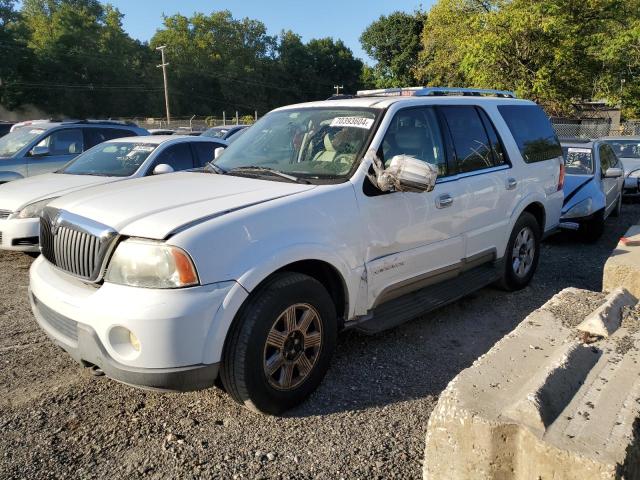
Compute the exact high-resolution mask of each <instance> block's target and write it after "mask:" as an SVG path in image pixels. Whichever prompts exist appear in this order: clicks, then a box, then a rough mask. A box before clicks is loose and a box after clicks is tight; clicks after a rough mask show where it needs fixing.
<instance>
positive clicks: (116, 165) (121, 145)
mask: <svg viewBox="0 0 640 480" xmlns="http://www.w3.org/2000/svg"><path fill="white" fill-rule="evenodd" d="M156 147H157V145H154V144H152V143H137V142H106V143H101V144H99V145H96V146H95V147H93V148H92V149H91V150H87V151H86V152H85V153H83V154H81V155H79V156H78V157H76V158H75V159H74V160H72V161H71V162H70V163H68V164H67V165H66V166H65V167H64V168H63V169H62V170H59V171H58V173H68V174H70V175H98V176H103V177H130V176H131V175H133V174H134V173H136V171H137V170H138V168H140V166H141V165H142V164H143V163H144V161H145V160H146V159H147V157H148V156H149V155H151V152H153V151H154V150H155V149H156Z"/></svg>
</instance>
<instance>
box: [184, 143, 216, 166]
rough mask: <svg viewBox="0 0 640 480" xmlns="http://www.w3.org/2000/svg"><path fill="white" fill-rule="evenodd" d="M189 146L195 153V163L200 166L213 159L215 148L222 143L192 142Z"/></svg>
mask: <svg viewBox="0 0 640 480" xmlns="http://www.w3.org/2000/svg"><path fill="white" fill-rule="evenodd" d="M191 146H192V147H193V150H194V151H195V153H196V165H197V166H199V167H202V166H204V165H205V164H207V163H209V162H210V161H211V160H213V156H214V152H215V149H216V148H218V147H222V146H223V145H222V144H220V143H213V142H193V143H192V144H191Z"/></svg>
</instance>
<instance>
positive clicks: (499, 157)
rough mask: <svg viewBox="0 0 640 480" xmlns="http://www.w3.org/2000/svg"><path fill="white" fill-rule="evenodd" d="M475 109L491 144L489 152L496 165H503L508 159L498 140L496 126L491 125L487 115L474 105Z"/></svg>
mask: <svg viewBox="0 0 640 480" xmlns="http://www.w3.org/2000/svg"><path fill="white" fill-rule="evenodd" d="M476 110H477V111H478V113H479V114H480V118H481V119H482V123H483V124H484V129H485V130H486V131H487V135H488V136H489V143H490V144H491V153H492V154H493V160H494V162H495V164H496V165H505V164H508V163H509V161H508V159H507V155H506V153H505V151H504V148H503V147H502V143H501V142H500V137H498V132H497V131H496V127H494V126H493V123H492V122H491V119H490V118H489V115H487V113H486V112H485V111H484V110H483V109H481V108H478V107H476Z"/></svg>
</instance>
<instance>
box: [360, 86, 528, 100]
mask: <svg viewBox="0 0 640 480" xmlns="http://www.w3.org/2000/svg"><path fill="white" fill-rule="evenodd" d="M439 95H463V96H494V97H502V98H516V94H515V93H514V92H511V91H509V90H492V89H487V88H458V87H403V88H380V89H377V90H358V93H357V96H358V97H427V96H439Z"/></svg>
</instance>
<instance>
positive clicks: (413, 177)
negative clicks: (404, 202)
mask: <svg viewBox="0 0 640 480" xmlns="http://www.w3.org/2000/svg"><path fill="white" fill-rule="evenodd" d="M382 175H383V176H384V175H386V176H387V177H388V181H391V184H392V185H393V186H394V188H393V189H394V190H397V191H400V192H430V191H431V190H433V189H434V188H435V186H436V179H437V178H438V171H437V170H436V167H434V166H433V165H431V164H430V163H427V162H423V161H422V160H418V159H417V158H413V157H410V156H408V155H396V156H395V157H393V158H392V159H391V161H390V162H389V166H388V167H387V168H385V169H384V171H383V172H382Z"/></svg>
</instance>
